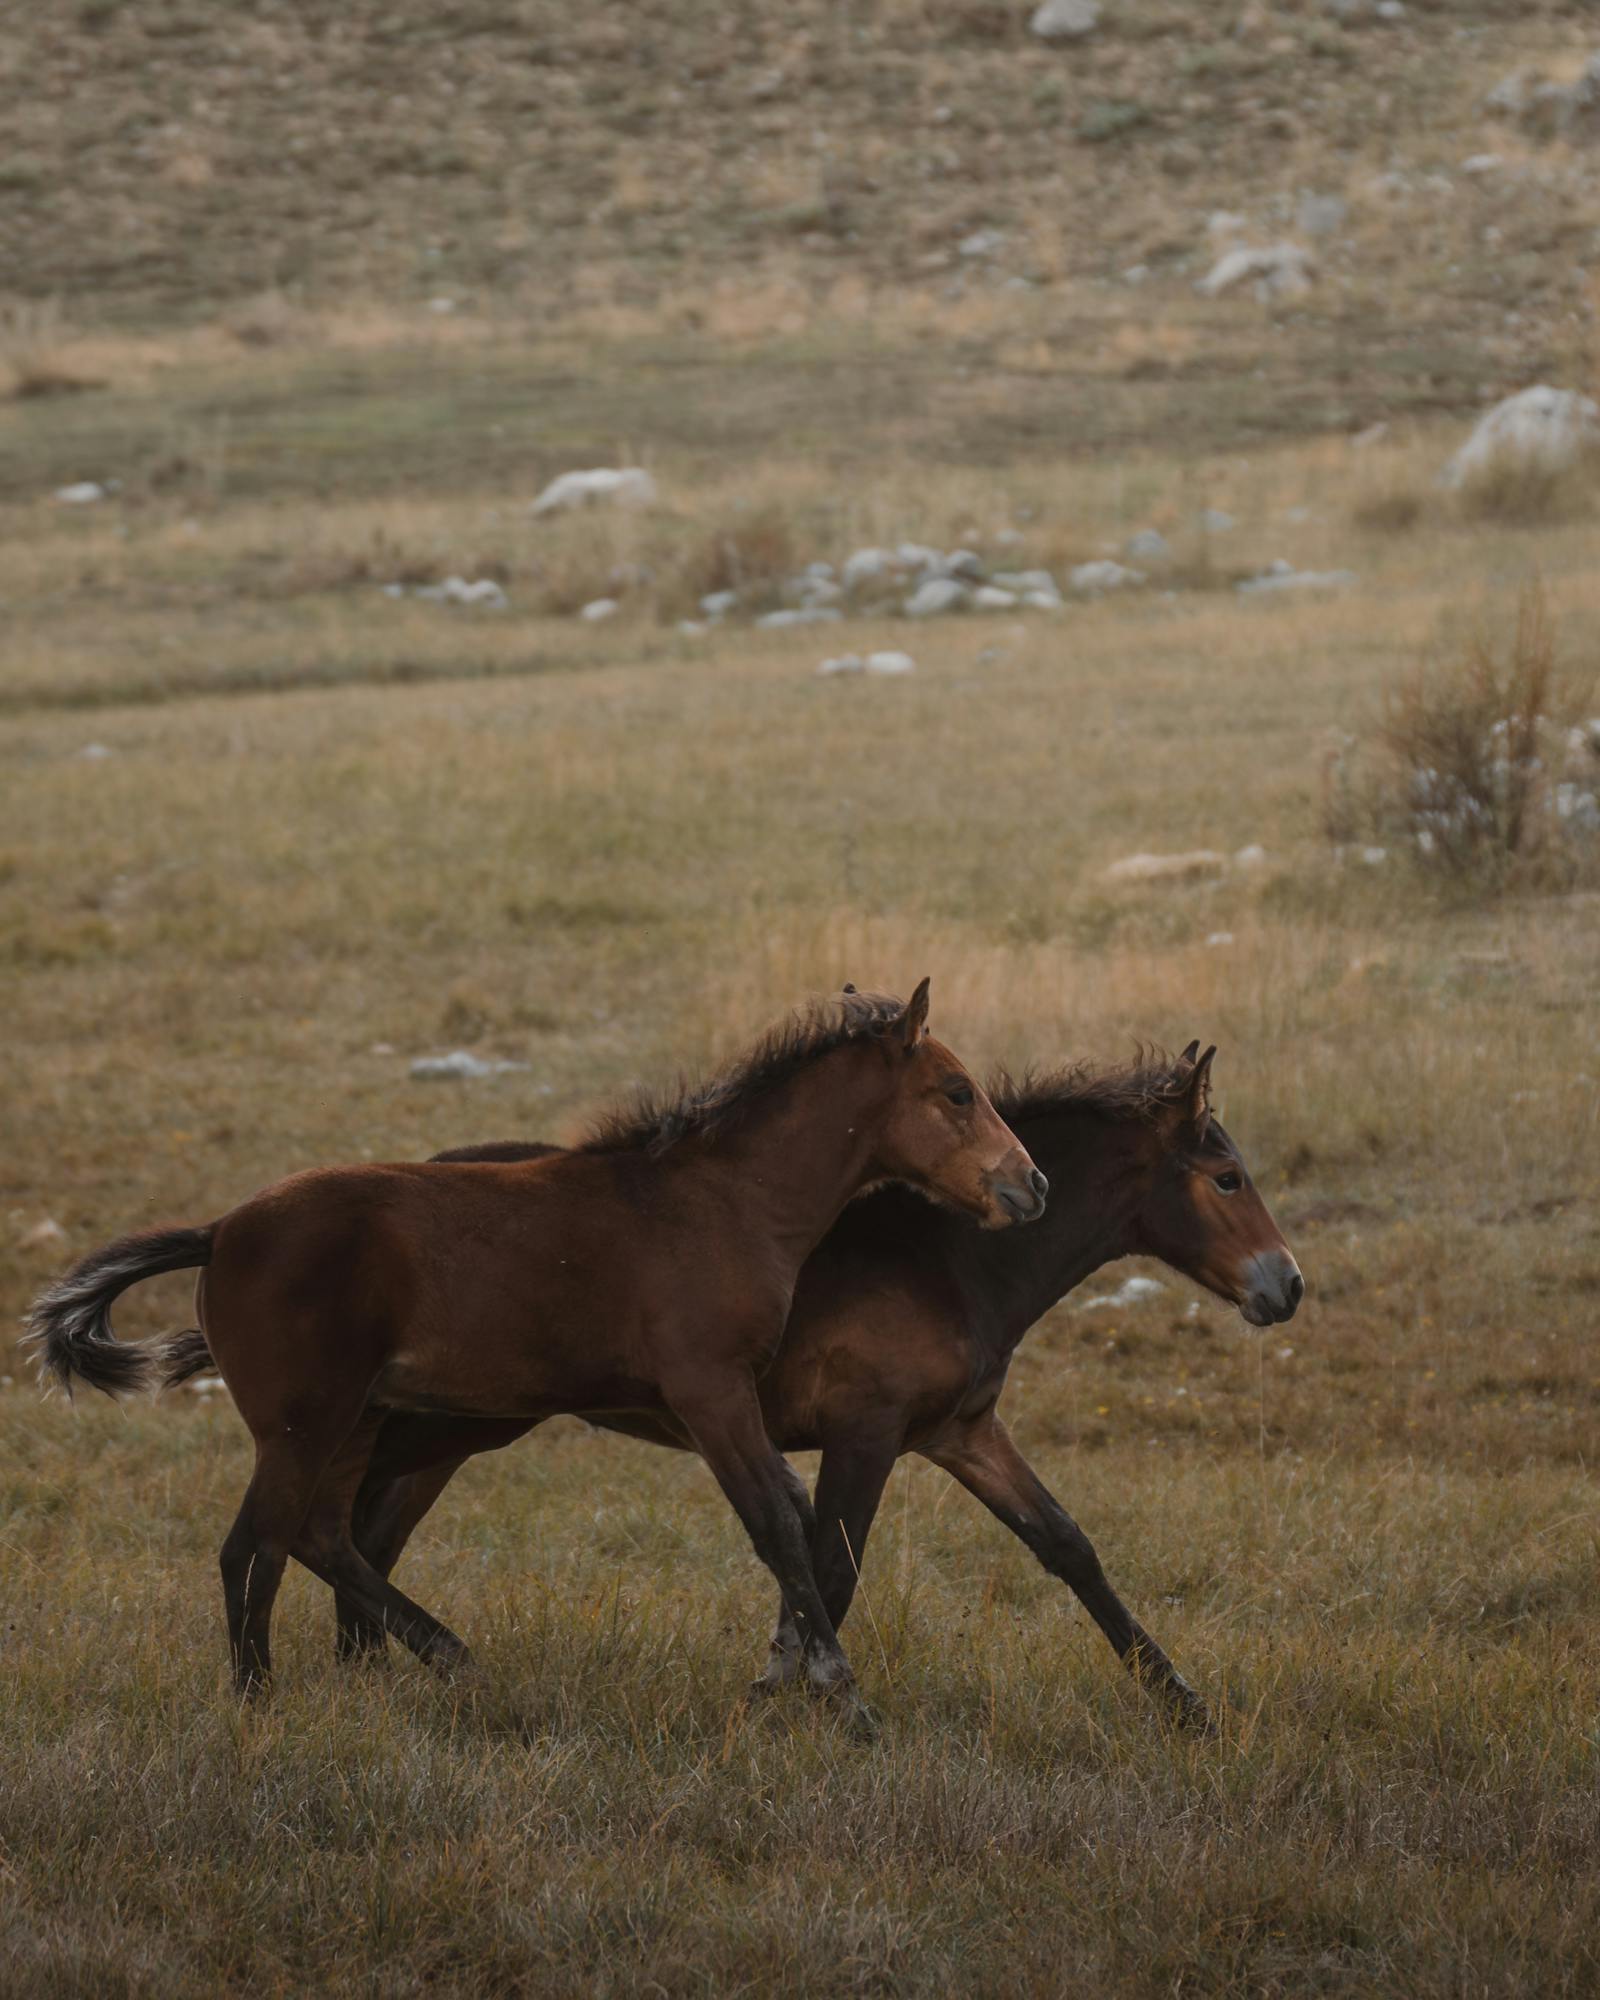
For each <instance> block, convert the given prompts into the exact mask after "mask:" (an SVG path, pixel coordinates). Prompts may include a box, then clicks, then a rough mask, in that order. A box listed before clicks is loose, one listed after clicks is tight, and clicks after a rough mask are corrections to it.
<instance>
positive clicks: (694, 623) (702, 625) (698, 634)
mask: <svg viewBox="0 0 1600 2000" xmlns="http://www.w3.org/2000/svg"><path fill="white" fill-rule="evenodd" d="M678 630H679V631H680V632H681V633H682V634H683V636H684V637H685V638H686V639H701V638H704V636H705V635H706V633H707V632H709V631H710V630H711V627H710V626H709V625H708V624H707V623H706V622H705V620H704V619H703V618H680V619H679V620H678Z"/></svg>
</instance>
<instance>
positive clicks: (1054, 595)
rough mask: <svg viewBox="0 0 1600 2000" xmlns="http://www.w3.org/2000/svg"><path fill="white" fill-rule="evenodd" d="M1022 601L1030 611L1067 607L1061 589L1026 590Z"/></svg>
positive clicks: (1055, 609)
mask: <svg viewBox="0 0 1600 2000" xmlns="http://www.w3.org/2000/svg"><path fill="white" fill-rule="evenodd" d="M1022 601H1023V603H1024V604H1025V605H1026V606H1027V607H1028V609H1029V610H1030V611H1061V610H1064V609H1065V608H1066V607H1065V605H1064V603H1063V601H1062V597H1061V593H1060V591H1059V590H1025V591H1024V592H1023V593H1022Z"/></svg>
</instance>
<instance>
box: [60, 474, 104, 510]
mask: <svg viewBox="0 0 1600 2000" xmlns="http://www.w3.org/2000/svg"><path fill="white" fill-rule="evenodd" d="M106 493H107V488H105V487H104V486H102V485H101V484H100V483H99V481H98V480H95V479H80V480H78V481H77V483H76V484H75V485H72V486H58V487H57V488H56V492H55V498H56V500H57V502H58V503H59V504H60V505H61V506H63V507H88V506H90V505H92V504H93V502H95V501H96V500H104V499H105V497H106Z"/></svg>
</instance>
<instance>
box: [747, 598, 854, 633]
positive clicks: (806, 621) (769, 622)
mask: <svg viewBox="0 0 1600 2000" xmlns="http://www.w3.org/2000/svg"><path fill="white" fill-rule="evenodd" d="M838 617H839V613H838V611H837V610H836V609H835V607H834V606H833V605H831V604H802V605H801V606H800V607H799V608H798V609H797V610H792V611H769V612H767V613H766V614H765V616H764V617H761V618H758V619H757V620H756V624H757V625H758V626H760V627H761V628H762V629H763V630H764V631H767V632H783V631H786V630H787V629H788V628H789V627H790V626H791V625H828V624H833V623H835V622H837V620H838Z"/></svg>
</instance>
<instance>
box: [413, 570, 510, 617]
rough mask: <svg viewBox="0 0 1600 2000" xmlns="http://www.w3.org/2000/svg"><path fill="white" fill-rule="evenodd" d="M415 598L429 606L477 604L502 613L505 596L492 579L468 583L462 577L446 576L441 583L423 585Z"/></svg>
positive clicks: (481, 578)
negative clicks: (423, 600) (420, 599)
mask: <svg viewBox="0 0 1600 2000" xmlns="http://www.w3.org/2000/svg"><path fill="white" fill-rule="evenodd" d="M416 594H417V596H418V597H420V598H423V599H425V600H426V602H428V603H429V604H477V605H482V606H484V607H485V608H486V609H488V610H490V611H504V610H505V608H506V594H505V592H504V591H503V590H502V589H501V588H500V586H499V584H497V583H496V582H495V580H494V578H493V577H489V576H484V577H479V578H477V579H476V580H475V581H474V582H472V583H468V581H467V579H466V578H465V577H464V576H447V577H446V578H445V580H444V582H443V583H424V584H419V585H418V587H417V593H416Z"/></svg>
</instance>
